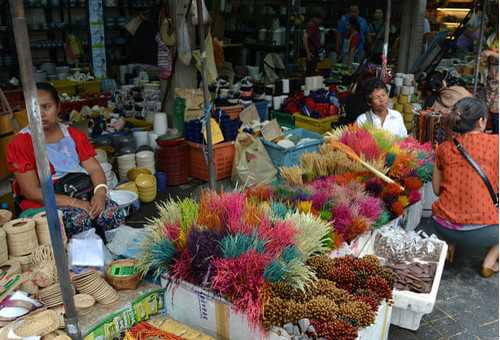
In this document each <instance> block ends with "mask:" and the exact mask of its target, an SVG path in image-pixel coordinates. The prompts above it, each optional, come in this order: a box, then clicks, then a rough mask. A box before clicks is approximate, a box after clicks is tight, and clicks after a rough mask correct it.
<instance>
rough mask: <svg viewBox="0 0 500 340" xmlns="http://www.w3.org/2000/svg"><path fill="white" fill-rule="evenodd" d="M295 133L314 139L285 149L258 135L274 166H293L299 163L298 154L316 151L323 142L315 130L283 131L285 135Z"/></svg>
mask: <svg viewBox="0 0 500 340" xmlns="http://www.w3.org/2000/svg"><path fill="white" fill-rule="evenodd" d="M290 134H292V135H295V136H297V137H299V138H311V139H314V141H310V142H308V143H306V144H302V145H299V146H295V147H293V148H290V149H285V148H283V147H281V146H279V145H278V144H275V143H272V142H269V141H267V140H265V139H264V138H262V137H260V140H261V141H262V143H263V144H264V146H265V148H266V150H267V153H268V154H269V157H271V160H272V161H273V164H274V166H275V167H276V168H278V167H280V166H294V165H297V164H299V161H300V156H301V155H302V154H303V153H306V152H318V151H319V147H320V145H321V144H323V137H322V136H321V135H320V134H319V133H316V132H311V131H307V130H304V129H292V130H288V131H286V132H285V135H287V136H288V135H290Z"/></svg>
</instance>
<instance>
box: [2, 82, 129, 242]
mask: <svg viewBox="0 0 500 340" xmlns="http://www.w3.org/2000/svg"><path fill="white" fill-rule="evenodd" d="M37 88H38V92H37V95H38V103H39V105H40V110H41V117H42V124H43V130H44V134H45V141H46V147H47V157H48V159H49V163H50V170H51V173H52V181H53V182H54V185H55V186H56V185H57V183H58V181H64V178H65V176H67V175H71V174H74V173H78V174H82V173H83V174H87V175H88V176H89V177H90V181H88V180H87V183H88V184H89V185H90V187H88V188H86V189H87V190H86V191H88V192H89V196H92V198H91V199H90V200H89V201H85V200H82V199H76V198H73V197H70V196H68V195H64V194H60V193H59V194H58V193H57V190H56V204H57V207H58V208H60V209H61V210H62V212H63V216H64V225H65V229H66V234H67V235H68V237H70V236H72V235H74V234H77V233H79V232H82V231H85V230H88V229H91V228H96V232H97V233H98V234H99V235H101V237H102V236H103V234H104V231H105V230H109V229H112V228H115V227H118V226H119V225H120V224H121V223H123V222H124V220H125V212H124V211H123V209H119V208H118V206H117V204H116V203H114V202H113V201H111V200H109V199H108V198H107V191H108V187H107V186H106V176H105V175H104V171H103V170H102V168H101V165H100V164H99V162H97V160H96V159H95V158H94V156H95V155H96V153H95V150H94V148H93V147H92V145H91V144H90V142H89V140H88V139H87V137H86V136H85V135H84V134H83V133H82V132H80V131H79V130H77V129H76V128H72V127H66V126H65V125H63V124H61V123H59V122H58V115H59V112H60V100H59V95H58V93H57V91H56V89H55V88H54V87H53V86H52V85H50V84H48V83H39V84H37ZM7 163H8V166H9V170H10V171H11V172H12V173H14V175H15V183H14V195H15V201H16V205H17V206H18V208H20V210H23V211H24V210H27V209H39V208H43V195H42V189H41V187H40V181H39V179H38V173H37V169H36V162H35V154H34V151H33V142H32V138H31V131H30V129H29V128H24V129H23V130H21V131H20V132H19V133H18V134H17V135H16V136H15V137H14V139H13V140H12V141H11V142H10V143H9V145H8V148H7ZM66 178H68V177H66ZM83 182H85V181H83ZM69 184H74V185H75V186H76V183H69ZM84 191H85V190H84Z"/></svg>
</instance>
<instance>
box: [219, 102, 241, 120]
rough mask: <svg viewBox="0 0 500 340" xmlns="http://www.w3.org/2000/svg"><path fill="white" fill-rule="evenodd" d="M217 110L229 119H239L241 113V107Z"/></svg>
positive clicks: (226, 107) (227, 107)
mask: <svg viewBox="0 0 500 340" xmlns="http://www.w3.org/2000/svg"><path fill="white" fill-rule="evenodd" d="M218 109H221V110H222V111H224V113H225V114H227V115H228V116H229V117H230V118H231V119H236V118H238V119H239V118H240V112H241V111H243V105H233V106H220V107H218Z"/></svg>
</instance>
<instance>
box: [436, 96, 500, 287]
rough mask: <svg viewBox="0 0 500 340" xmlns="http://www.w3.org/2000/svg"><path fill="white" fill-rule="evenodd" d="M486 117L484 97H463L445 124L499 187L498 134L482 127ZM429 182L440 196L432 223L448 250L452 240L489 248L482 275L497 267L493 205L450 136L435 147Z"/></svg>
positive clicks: (481, 183)
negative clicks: (495, 134)
mask: <svg viewBox="0 0 500 340" xmlns="http://www.w3.org/2000/svg"><path fill="white" fill-rule="evenodd" d="M487 118H488V110H487V108H486V106H485V105H484V103H483V102H482V101H481V100H479V99H477V98H473V97H470V98H469V97H467V98H463V99H461V100H460V101H458V102H457V103H456V104H455V106H454V107H453V110H452V112H451V113H450V116H449V125H450V128H451V130H452V131H453V132H454V134H456V135H455V138H456V140H457V141H458V142H459V143H460V144H461V145H462V146H463V148H464V149H465V150H466V151H467V153H468V154H469V155H470V157H471V158H472V159H473V160H474V161H475V162H476V163H477V164H478V165H479V166H480V167H481V169H482V171H483V172H484V173H485V175H486V176H487V177H488V180H489V181H490V183H491V185H492V186H493V188H494V190H495V191H496V192H497V193H498V137H497V136H493V135H490V134H486V133H484V129H485V127H486V120H487ZM432 186H433V189H434V192H435V193H436V195H438V196H439V197H438V200H437V201H436V202H435V203H434V204H433V207H432V212H433V219H434V221H435V222H436V223H435V228H436V231H437V232H438V234H439V235H440V236H441V237H442V238H443V239H445V240H446V241H447V242H449V245H450V246H451V247H450V253H451V254H453V253H454V247H455V245H459V246H464V247H466V248H467V249H470V248H472V247H482V248H488V249H489V251H488V253H487V255H486V257H485V258H484V260H483V263H482V266H481V275H483V276H484V277H490V276H492V275H493V273H495V272H498V209H497V208H496V207H495V204H494V202H493V199H492V197H491V195H490V193H489V191H488V189H487V187H486V185H485V183H484V182H483V181H482V179H481V177H480V175H479V174H478V173H477V172H476V170H474V168H473V167H472V166H471V165H470V164H469V162H468V161H467V160H466V159H465V158H464V156H463V155H462V154H461V153H460V152H459V150H458V148H457V146H456V145H455V144H454V142H453V141H446V142H444V143H442V144H440V145H439V147H438V148H437V150H436V163H435V166H434V174H433V179H432Z"/></svg>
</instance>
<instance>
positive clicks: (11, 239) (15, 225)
mask: <svg viewBox="0 0 500 340" xmlns="http://www.w3.org/2000/svg"><path fill="white" fill-rule="evenodd" d="M3 229H4V230H5V233H6V234H7V245H8V248H9V254H10V256H23V255H28V254H31V252H32V251H33V250H34V249H35V248H36V247H38V237H37V235H36V231H35V222H34V221H33V220H31V219H28V218H20V219H17V220H12V221H10V222H7V223H6V224H4V226H3Z"/></svg>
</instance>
